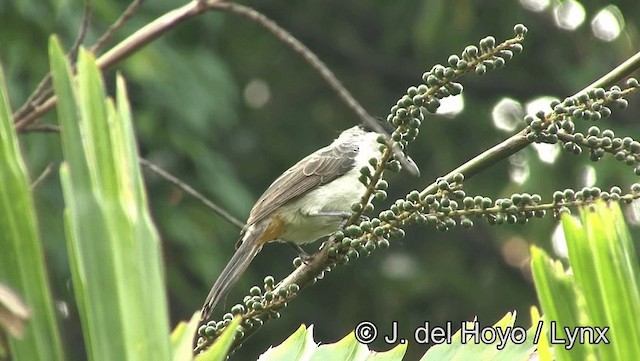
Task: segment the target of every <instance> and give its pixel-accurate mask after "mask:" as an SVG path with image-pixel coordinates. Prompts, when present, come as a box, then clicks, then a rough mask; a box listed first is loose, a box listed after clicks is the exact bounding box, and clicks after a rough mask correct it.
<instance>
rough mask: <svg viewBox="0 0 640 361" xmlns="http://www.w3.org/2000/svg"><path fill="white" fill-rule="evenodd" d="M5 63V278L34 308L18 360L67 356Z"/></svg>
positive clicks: (0, 167) (1, 202)
mask: <svg viewBox="0 0 640 361" xmlns="http://www.w3.org/2000/svg"><path fill="white" fill-rule="evenodd" d="M12 119H13V118H12V116H11V109H10V106H9V96H8V93H7V90H6V87H5V78H4V72H3V71H2V69H0V215H1V216H0V244H1V245H2V252H0V281H2V282H4V283H6V284H7V285H8V286H9V287H11V288H12V289H13V290H15V291H16V292H17V293H18V294H20V295H21V296H22V297H24V300H25V302H26V304H27V306H28V307H29V309H30V310H31V320H30V321H29V322H28V323H27V327H26V332H25V335H24V338H23V339H22V340H16V339H14V338H9V346H10V349H11V354H12V358H13V360H26V361H32V360H45V359H46V360H63V359H64V355H63V352H62V346H61V341H60V334H59V331H58V327H57V324H56V317H55V312H54V309H53V299H52V296H51V290H50V286H49V281H48V279H47V274H46V269H45V264H46V262H45V260H44V254H43V250H42V243H41V240H40V237H39V235H38V226H37V219H36V211H35V207H34V204H33V197H32V195H31V190H30V189H29V177H28V175H27V171H26V167H25V164H24V161H23V159H22V157H21V155H20V149H19V147H18V140H17V136H16V133H15V130H14V127H13V121H12Z"/></svg>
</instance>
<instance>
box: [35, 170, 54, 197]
mask: <svg viewBox="0 0 640 361" xmlns="http://www.w3.org/2000/svg"><path fill="white" fill-rule="evenodd" d="M52 171H53V163H49V165H48V166H47V168H45V169H44V170H43V171H42V173H40V175H39V176H38V178H37V179H36V180H35V181H33V183H31V190H32V191H33V190H34V189H36V188H37V187H38V186H39V185H40V184H42V182H43V181H44V180H45V179H47V177H48V176H49V175H50V174H51V172H52Z"/></svg>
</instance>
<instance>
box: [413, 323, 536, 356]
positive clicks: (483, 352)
mask: <svg viewBox="0 0 640 361" xmlns="http://www.w3.org/2000/svg"><path fill="white" fill-rule="evenodd" d="M515 320H516V315H515V313H513V314H512V313H511V312H509V313H507V314H506V315H505V316H504V317H503V318H502V319H501V320H500V321H498V322H497V323H496V324H494V325H493V326H490V327H487V328H484V327H481V326H479V324H478V322H477V321H473V322H465V324H464V325H463V326H462V327H464V329H465V330H467V331H466V332H467V337H466V338H465V340H463V339H462V329H460V330H458V331H457V332H456V333H455V334H454V335H453V336H452V337H451V342H450V343H446V342H445V343H441V344H438V345H435V346H433V347H431V348H430V349H429V350H428V351H427V352H426V353H425V354H424V356H422V358H421V359H420V360H421V361H436V360H437V361H440V360H460V361H463V360H523V361H524V360H528V359H529V358H530V357H531V355H532V354H533V353H534V352H535V345H534V341H533V339H534V337H533V335H534V332H535V327H531V328H529V329H528V330H523V329H522V328H520V327H518V330H517V331H514V327H516V326H514V325H515ZM534 326H535V325H534ZM485 329H486V330H485ZM476 331H477V333H476V334H477V335H478V338H477V339H476V338H474V337H471V336H470V335H472V334H473V333H474V332H476ZM483 331H485V333H484V334H485V338H484V339H482V337H480V336H479V335H481V334H482V333H483ZM498 334H502V335H503V336H502V338H501V337H500V336H498ZM494 335H495V336H494ZM494 337H495V340H494V341H493V342H483V341H489V340H491V339H493V338H494ZM514 339H515V340H517V341H518V344H516V343H515V342H514V341H513V340H514ZM476 341H478V342H477V343H476Z"/></svg>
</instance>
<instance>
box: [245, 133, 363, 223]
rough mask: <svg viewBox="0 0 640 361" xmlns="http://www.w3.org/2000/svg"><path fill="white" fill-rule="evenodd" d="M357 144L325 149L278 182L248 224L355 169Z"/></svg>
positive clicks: (259, 204)
mask: <svg viewBox="0 0 640 361" xmlns="http://www.w3.org/2000/svg"><path fill="white" fill-rule="evenodd" d="M357 154H358V145H357V144H344V143H341V144H337V145H334V144H332V145H329V146H327V147H324V148H322V149H320V150H318V151H317V152H315V153H313V154H311V155H309V156H307V157H306V158H304V159H302V160H301V161H299V162H298V163H296V164H295V165H294V166H292V167H291V168H289V169H288V170H287V171H285V172H284V173H283V174H282V175H281V176H280V177H278V179H276V180H275V181H274V182H273V183H272V184H271V185H270V186H269V188H267V190H266V191H265V192H264V193H263V194H262V196H261V197H260V199H258V201H257V202H256V204H255V205H254V206H253V209H252V210H251V213H250V214H249V219H248V220H247V225H251V224H254V223H256V222H259V221H261V220H262V219H264V218H265V217H267V216H268V215H269V214H271V212H273V211H274V210H276V209H277V208H278V207H280V206H281V205H283V204H284V203H286V202H288V201H290V200H292V199H294V198H296V197H298V196H301V195H303V194H305V193H306V192H308V191H310V190H311V189H314V188H315V187H317V186H321V185H323V184H327V183H329V182H331V181H333V180H334V179H336V178H337V177H339V176H341V175H343V174H345V173H347V172H348V171H349V170H351V169H353V167H354V166H355V157H356V155H357Z"/></svg>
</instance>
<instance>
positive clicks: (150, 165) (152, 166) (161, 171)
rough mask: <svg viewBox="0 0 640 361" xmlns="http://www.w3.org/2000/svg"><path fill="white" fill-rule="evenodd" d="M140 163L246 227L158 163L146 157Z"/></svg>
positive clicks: (223, 215) (227, 217)
mask: <svg viewBox="0 0 640 361" xmlns="http://www.w3.org/2000/svg"><path fill="white" fill-rule="evenodd" d="M140 164H142V165H143V166H145V167H146V168H147V169H149V170H151V171H153V172H154V173H156V174H158V175H159V176H160V177H162V178H164V179H165V180H167V181H169V182H171V183H173V184H174V185H175V186H176V187H178V188H180V189H182V190H183V191H185V192H186V193H188V194H189V195H191V196H192V197H193V198H195V199H197V200H199V201H200V202H201V203H202V204H204V205H205V206H207V207H208V208H209V209H211V210H212V211H214V212H215V213H217V214H218V215H219V216H220V217H222V218H224V219H226V220H227V221H228V222H229V223H231V224H233V225H234V226H236V227H238V228H242V227H244V223H242V221H240V220H239V219H237V218H235V217H234V216H232V215H231V214H229V212H227V211H226V210H224V208H222V207H220V206H219V205H217V204H215V203H213V202H212V201H210V200H209V199H207V198H206V197H205V196H203V195H202V194H201V193H199V192H198V191H196V190H195V189H193V188H191V187H190V186H189V185H188V184H186V183H184V182H183V181H181V180H180V179H178V178H177V177H175V176H173V175H172V174H170V173H169V172H167V171H165V170H164V169H162V168H160V167H158V166H157V165H155V164H153V163H151V162H149V161H148V160H146V159H144V158H140Z"/></svg>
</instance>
